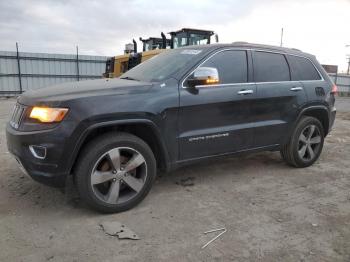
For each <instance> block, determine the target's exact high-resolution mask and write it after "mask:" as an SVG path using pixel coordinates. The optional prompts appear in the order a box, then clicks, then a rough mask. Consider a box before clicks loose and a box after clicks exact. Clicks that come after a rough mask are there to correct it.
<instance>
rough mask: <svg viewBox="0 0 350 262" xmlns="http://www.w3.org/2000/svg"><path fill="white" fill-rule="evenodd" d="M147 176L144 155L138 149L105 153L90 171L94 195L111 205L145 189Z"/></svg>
mask: <svg viewBox="0 0 350 262" xmlns="http://www.w3.org/2000/svg"><path fill="white" fill-rule="evenodd" d="M146 177H147V164H146V160H145V158H144V157H143V156H142V155H141V154H140V153H139V152H138V151H136V150H135V149H133V148H129V147H117V148H113V149H111V150H109V151H108V152H107V153H105V154H104V155H102V156H101V157H100V158H99V159H98V160H97V162H96V163H95V165H94V168H93V169H92V172H91V187H92V190H93V192H94V194H95V196H96V197H97V198H98V199H99V200H101V201H103V202H105V203H108V204H112V205H115V204H123V203H125V202H127V201H129V200H131V199H133V198H134V197H135V196H137V195H138V193H139V192H140V191H141V190H142V188H143V187H144V185H145V182H146Z"/></svg>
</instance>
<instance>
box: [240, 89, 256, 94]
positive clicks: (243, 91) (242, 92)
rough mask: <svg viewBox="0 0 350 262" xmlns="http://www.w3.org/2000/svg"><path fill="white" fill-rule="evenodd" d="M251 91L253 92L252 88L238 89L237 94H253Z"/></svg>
mask: <svg viewBox="0 0 350 262" xmlns="http://www.w3.org/2000/svg"><path fill="white" fill-rule="evenodd" d="M253 93H254V92H253V90H240V91H238V93H237V94H239V95H250V94H253Z"/></svg>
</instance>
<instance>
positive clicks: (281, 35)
mask: <svg viewBox="0 0 350 262" xmlns="http://www.w3.org/2000/svg"><path fill="white" fill-rule="evenodd" d="M280 46H283V27H282V29H281V44H280Z"/></svg>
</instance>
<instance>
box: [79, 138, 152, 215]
mask: <svg viewBox="0 0 350 262" xmlns="http://www.w3.org/2000/svg"><path fill="white" fill-rule="evenodd" d="M75 171H76V172H75V180H76V184H77V188H78V191H79V194H80V196H81V198H82V200H83V201H84V202H85V203H86V204H87V205H89V206H90V207H92V208H93V209H95V210H97V211H100V212H103V213H117V212H122V211H126V210H128V209H131V208H133V207H134V206H136V205H137V204H138V203H140V202H141V201H142V200H143V199H144V198H145V197H146V195H147V194H148V192H149V191H150V189H151V187H152V184H153V182H154V179H155V177H156V173H157V168H156V160H155V157H154V155H153V152H152V150H151V148H150V147H149V146H148V145H147V144H146V143H145V142H144V141H143V140H142V139H140V138H138V137H136V136H134V135H131V134H128V133H107V134H104V135H102V136H100V137H97V138H96V139H95V140H93V141H91V142H90V143H89V144H88V145H87V146H86V147H84V149H83V151H82V152H81V154H80V156H79V159H78V162H77V167H76V169H75Z"/></svg>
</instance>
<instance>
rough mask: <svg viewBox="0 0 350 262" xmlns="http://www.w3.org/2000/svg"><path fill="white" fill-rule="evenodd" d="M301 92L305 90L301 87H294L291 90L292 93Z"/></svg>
mask: <svg viewBox="0 0 350 262" xmlns="http://www.w3.org/2000/svg"><path fill="white" fill-rule="evenodd" d="M301 90H303V88H302V87H301V86H296V87H292V88H291V89H290V91H294V92H297V91H301Z"/></svg>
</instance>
